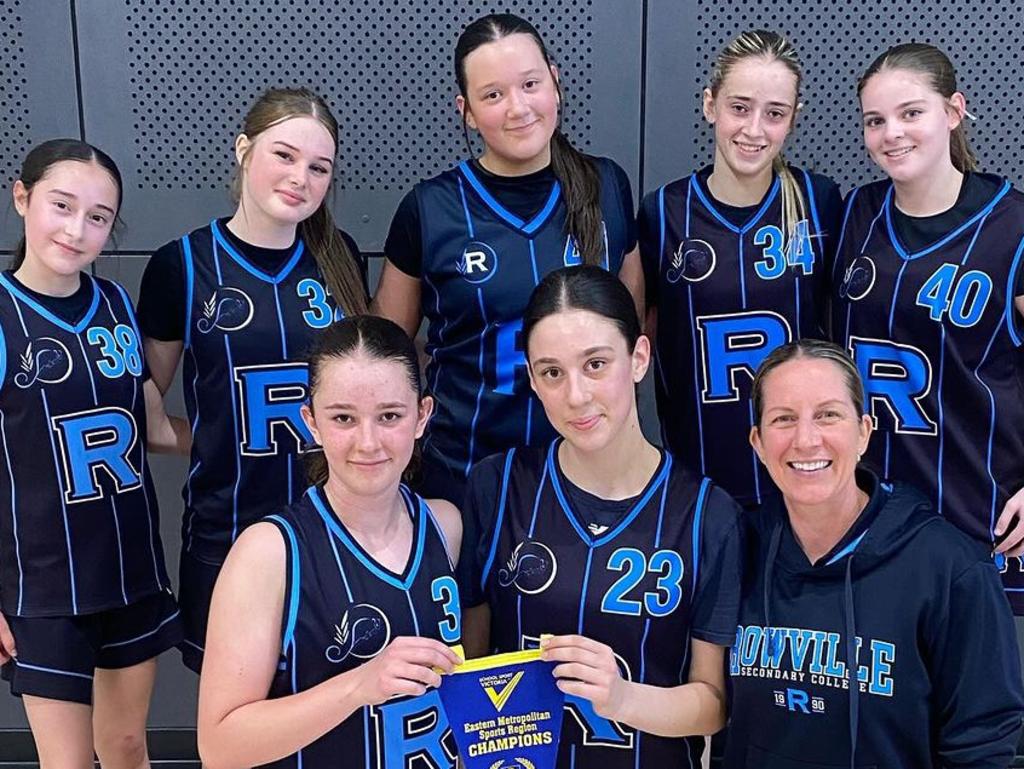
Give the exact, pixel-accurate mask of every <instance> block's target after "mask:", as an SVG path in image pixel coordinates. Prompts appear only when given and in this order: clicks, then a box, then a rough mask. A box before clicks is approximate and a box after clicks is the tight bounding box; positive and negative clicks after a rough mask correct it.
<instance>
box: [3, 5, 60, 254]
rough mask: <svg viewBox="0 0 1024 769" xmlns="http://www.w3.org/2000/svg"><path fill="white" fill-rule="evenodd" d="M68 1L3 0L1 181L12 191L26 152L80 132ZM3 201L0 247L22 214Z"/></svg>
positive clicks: (9, 240) (13, 235) (11, 238)
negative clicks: (35, 146) (44, 142)
mask: <svg viewBox="0 0 1024 769" xmlns="http://www.w3.org/2000/svg"><path fill="white" fill-rule="evenodd" d="M72 48H73V47H72V35H71V19H70V5H69V3H68V0H0V186H2V187H3V189H4V190H5V192H6V191H8V190H9V189H10V187H11V185H12V184H13V183H14V181H15V179H17V177H18V174H19V173H20V171H21V163H22V161H23V160H24V158H25V155H26V153H27V152H28V150H29V149H31V148H32V147H33V146H34V145H35V144H37V143H39V142H41V141H43V140H44V139H50V138H53V137H55V136H73V137H77V136H78V135H79V128H78V99H77V97H76V95H75V74H74V56H73V51H72ZM9 200H10V198H9V197H5V198H4V200H3V201H2V203H0V250H8V249H10V248H12V247H13V245H14V242H15V241H16V240H17V238H18V237H19V234H20V221H21V220H20V219H19V218H18V216H17V215H16V214H15V213H14V212H13V210H12V206H10V204H9V203H8V201H9Z"/></svg>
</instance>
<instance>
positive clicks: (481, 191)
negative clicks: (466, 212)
mask: <svg viewBox="0 0 1024 769" xmlns="http://www.w3.org/2000/svg"><path fill="white" fill-rule="evenodd" d="M459 172H460V173H461V174H462V175H463V177H465V179H466V181H467V182H469V186H470V187H472V188H473V191H474V192H476V194H477V195H478V196H479V198H480V199H481V200H482V201H483V203H484V205H486V206H487V207H488V208H489V209H491V211H492V212H493V213H494V214H495V215H496V216H498V217H499V218H501V219H502V220H504V222H505V223H506V224H508V225H509V226H510V227H512V228H513V229H516V230H519V231H520V232H522V233H523V234H524V235H533V234H534V233H535V232H537V230H539V229H540V228H541V227H543V226H544V224H545V223H546V222H547V220H548V219H549V218H550V217H551V214H552V213H553V212H554V210H555V206H557V205H558V200H559V198H560V197H561V194H562V185H561V184H559V182H558V180H557V179H556V180H555V181H554V183H553V184H552V185H551V192H550V193H548V199H547V201H546V202H545V203H544V207H543V208H542V209H541V210H540V211H538V212H537V214H536V215H535V216H534V217H533V218H532V219H530V221H526V220H525V219H522V218H520V217H518V216H516V215H515V214H513V213H512V212H511V211H509V210H508V209H507V208H505V207H504V206H503V205H501V203H499V202H498V200H497V198H495V197H494V196H493V195H492V194H491V193H490V191H489V190H488V189H487V188H486V187H485V186H484V183H483V182H481V181H480V179H479V177H477V175H476V174H475V173H473V169H472V167H471V166H470V165H469V162H468V161H466V160H463V161H462V162H461V163H459Z"/></svg>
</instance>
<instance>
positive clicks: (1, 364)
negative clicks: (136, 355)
mask: <svg viewBox="0 0 1024 769" xmlns="http://www.w3.org/2000/svg"><path fill="white" fill-rule="evenodd" d="M141 338H142V337H139V339H141ZM6 378H7V337H5V336H4V330H3V329H2V328H0V390H2V389H3V386H4V379H6Z"/></svg>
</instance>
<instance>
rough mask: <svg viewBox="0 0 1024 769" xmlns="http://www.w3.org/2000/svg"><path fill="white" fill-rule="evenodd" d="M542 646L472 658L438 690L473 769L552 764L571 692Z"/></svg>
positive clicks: (533, 768)
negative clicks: (562, 688) (542, 653)
mask: <svg viewBox="0 0 1024 769" xmlns="http://www.w3.org/2000/svg"><path fill="white" fill-rule="evenodd" d="M553 669H554V663H553V662H545V661H543V660H541V659H540V650H539V649H530V650H527V651H521V652H509V653H508V654H496V655H493V656H490V657H480V658H477V659H472V660H468V661H467V662H465V663H463V664H462V665H460V666H458V667H457V668H456V669H455V671H454V672H453V673H452V674H450V675H446V676H444V677H443V679H442V681H441V687H440V689H438V693H439V694H440V696H441V703H442V704H443V705H444V709H445V712H446V713H447V714H448V721H449V724H450V725H451V729H452V733H453V734H454V735H455V742H456V744H457V745H458V748H459V756H460V757H461V759H462V762H463V766H465V767H466V768H467V769H552V767H554V765H555V759H556V758H557V756H558V736H559V734H560V732H561V729H562V705H563V703H564V700H565V695H564V694H563V693H562V692H561V691H560V690H559V689H558V686H557V685H556V684H555V677H554V675H553V674H552V671H553Z"/></svg>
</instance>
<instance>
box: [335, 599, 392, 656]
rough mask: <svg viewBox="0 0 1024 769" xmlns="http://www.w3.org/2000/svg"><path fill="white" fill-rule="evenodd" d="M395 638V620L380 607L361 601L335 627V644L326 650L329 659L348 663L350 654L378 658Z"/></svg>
mask: <svg viewBox="0 0 1024 769" xmlns="http://www.w3.org/2000/svg"><path fill="white" fill-rule="evenodd" d="M390 640H391V623H390V622H388V618H387V615H385V614H384V612H382V611H381V610H380V609H378V608H377V607H376V606H373V605H371V604H368V603H357V604H356V605H355V606H353V607H351V608H350V609H348V610H347V611H346V612H345V613H344V614H343V615H342V617H341V622H339V623H338V624H337V625H335V626H334V643H333V644H331V645H330V646H328V647H327V649H326V650H325V651H324V654H325V656H326V657H327V661H328V662H334V663H339V662H344V661H345V660H347V659H348V658H349V657H356V658H357V659H361V660H366V659H370V658H371V657H376V656H377V655H378V654H380V653H381V652H382V651H384V647H385V646H387V645H388V641H390Z"/></svg>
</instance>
